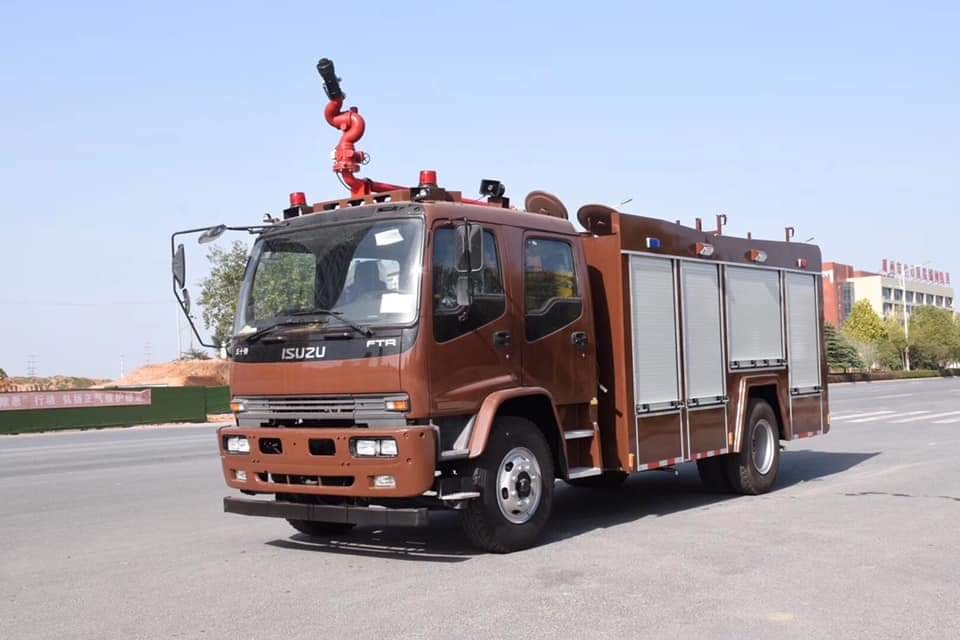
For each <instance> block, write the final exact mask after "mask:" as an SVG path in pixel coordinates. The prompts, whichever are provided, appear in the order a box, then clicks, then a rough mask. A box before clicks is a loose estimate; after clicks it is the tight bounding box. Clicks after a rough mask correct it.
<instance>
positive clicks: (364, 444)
mask: <svg viewBox="0 0 960 640" xmlns="http://www.w3.org/2000/svg"><path fill="white" fill-rule="evenodd" d="M378 444H379V443H378V442H377V441H376V440H357V444H356V448H357V455H358V456H375V455H377V451H378V450H379V449H380V447H379V446H378Z"/></svg>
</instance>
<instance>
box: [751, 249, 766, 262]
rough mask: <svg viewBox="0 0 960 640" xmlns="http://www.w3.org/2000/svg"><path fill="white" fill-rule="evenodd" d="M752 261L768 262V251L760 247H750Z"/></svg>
mask: <svg viewBox="0 0 960 640" xmlns="http://www.w3.org/2000/svg"><path fill="white" fill-rule="evenodd" d="M750 261H751V262H766V261H767V252H766V251H760V250H759V249H750Z"/></svg>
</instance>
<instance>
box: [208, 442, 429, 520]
mask: <svg viewBox="0 0 960 640" xmlns="http://www.w3.org/2000/svg"><path fill="white" fill-rule="evenodd" d="M232 436H244V437H246V438H247V439H248V440H249V441H250V453H229V452H228V451H227V450H226V449H225V444H224V443H225V441H226V439H227V438H228V437H232ZM358 437H362V438H393V439H395V440H396V442H397V456H396V457H392V458H381V457H377V458H357V457H354V456H353V454H352V453H351V451H350V440H351V439H353V438H358ZM217 440H218V443H219V445H218V446H219V449H220V460H221V463H222V465H223V476H224V480H225V481H226V483H227V485H228V486H230V487H231V488H233V489H238V490H240V491H246V492H251V493H299V494H309V495H324V496H346V497H383V498H409V497H413V496H419V495H421V494H422V493H423V492H424V491H427V490H428V489H430V488H431V487H432V486H433V483H434V469H435V468H436V455H437V454H436V451H437V442H436V434H435V432H434V430H433V427H429V426H416V427H406V428H401V429H356V428H355V429H350V428H346V429H299V428H286V429H282V428H278V429H274V428H263V427H221V428H220V429H219V430H218V431H217ZM261 440H271V441H274V442H271V443H270V445H271V446H270V447H265V448H266V449H272V448H275V446H274V445H275V441H277V440H279V441H280V445H281V446H280V449H281V453H267V452H265V451H262V450H261ZM317 441H323V444H324V446H323V447H316V446H315V445H316V444H317ZM311 448H313V450H314V451H318V453H311ZM321 450H322V454H321V453H319V451H321ZM238 471H243V472H245V474H246V480H245V481H243V480H238V479H237V472H238ZM383 475H389V476H393V477H394V480H395V486H393V487H389V488H387V487H376V486H374V478H375V477H376V476H383ZM303 519H307V518H303Z"/></svg>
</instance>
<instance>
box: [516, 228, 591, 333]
mask: <svg viewBox="0 0 960 640" xmlns="http://www.w3.org/2000/svg"><path fill="white" fill-rule="evenodd" d="M523 280H524V310H525V314H526V322H525V324H526V336H527V342H533V341H534V340H538V339H540V338H542V337H544V336H546V335H548V334H551V333H553V332H554V331H557V330H558V329H560V328H562V327H565V326H566V325H568V324H570V323H572V322H574V321H575V320H576V319H577V318H579V317H580V314H581V313H582V311H583V299H582V298H581V297H580V287H579V284H578V282H577V268H576V263H575V262H574V259H573V248H572V247H571V246H570V244H569V243H567V242H564V241H562V240H553V239H545V238H529V239H527V242H526V246H525V251H524V278H523Z"/></svg>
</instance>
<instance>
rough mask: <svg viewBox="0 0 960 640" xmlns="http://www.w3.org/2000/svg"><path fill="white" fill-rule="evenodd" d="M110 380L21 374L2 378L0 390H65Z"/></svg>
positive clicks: (90, 387) (90, 386)
mask: <svg viewBox="0 0 960 640" xmlns="http://www.w3.org/2000/svg"><path fill="white" fill-rule="evenodd" d="M104 382H108V380H106V379H103V378H99V379H98V378H80V377H77V376H46V377H29V376H21V377H14V378H4V379H0V391H65V390H69V389H93V388H95V387H96V386H97V385H100V384H103V383H104Z"/></svg>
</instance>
